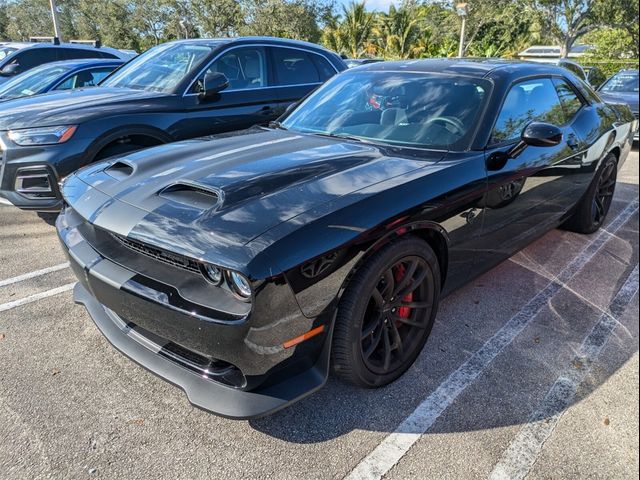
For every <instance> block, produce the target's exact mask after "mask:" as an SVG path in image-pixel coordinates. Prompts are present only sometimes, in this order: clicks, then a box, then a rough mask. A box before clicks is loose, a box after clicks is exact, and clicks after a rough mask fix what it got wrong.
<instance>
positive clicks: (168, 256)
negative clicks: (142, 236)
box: [110, 233, 200, 273]
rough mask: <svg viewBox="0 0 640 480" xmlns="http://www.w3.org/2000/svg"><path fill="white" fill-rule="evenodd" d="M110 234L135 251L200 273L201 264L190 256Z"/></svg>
mask: <svg viewBox="0 0 640 480" xmlns="http://www.w3.org/2000/svg"><path fill="white" fill-rule="evenodd" d="M110 235H111V236H112V237H113V238H114V239H116V240H117V241H118V243H120V244H121V245H123V246H124V247H126V248H128V249H129V250H133V251H134V252H137V253H140V254H142V255H145V256H147V257H149V258H153V259H154V260H157V261H159V262H162V263H165V264H167V265H171V266H173V267H177V268H180V269H182V270H186V271H188V272H192V273H200V264H199V263H198V262H196V261H195V260H193V259H191V258H189V257H185V256H184V255H178V254H175V253H170V252H167V251H165V250H162V249H160V248H156V247H151V246H149V245H146V244H144V243H142V242H138V241H136V240H131V239H129V238H126V237H123V236H122V235H117V234H115V233H110Z"/></svg>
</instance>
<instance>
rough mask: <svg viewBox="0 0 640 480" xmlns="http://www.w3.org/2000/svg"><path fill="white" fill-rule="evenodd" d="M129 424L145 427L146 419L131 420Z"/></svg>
mask: <svg viewBox="0 0 640 480" xmlns="http://www.w3.org/2000/svg"><path fill="white" fill-rule="evenodd" d="M129 423H130V424H134V425H144V418H134V419H133V420H129Z"/></svg>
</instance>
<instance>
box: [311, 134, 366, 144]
mask: <svg viewBox="0 0 640 480" xmlns="http://www.w3.org/2000/svg"><path fill="white" fill-rule="evenodd" d="M312 135H318V136H319V137H329V138H340V139H342V140H353V141H355V142H360V143H369V142H367V141H366V140H364V139H362V138H360V137H353V136H351V135H346V134H344V133H328V132H312Z"/></svg>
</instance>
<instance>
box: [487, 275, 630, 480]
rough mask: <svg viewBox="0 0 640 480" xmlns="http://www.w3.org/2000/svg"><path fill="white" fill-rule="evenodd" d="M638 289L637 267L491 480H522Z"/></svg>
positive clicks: (508, 450)
mask: <svg viewBox="0 0 640 480" xmlns="http://www.w3.org/2000/svg"><path fill="white" fill-rule="evenodd" d="M637 291H638V266H637V265H636V267H635V268H634V269H633V272H631V274H630V275H629V277H627V280H626V281H625V283H624V284H623V285H622V287H621V288H620V290H619V291H618V293H617V294H616V296H615V297H614V299H613V301H612V302H611V305H609V308H608V311H607V312H605V313H603V314H602V316H601V317H600V319H599V320H598V323H597V324H596V325H595V326H594V327H593V329H592V330H591V332H590V333H589V335H587V337H586V338H585V339H584V341H583V342H582V345H581V347H580V350H579V353H578V355H576V356H575V357H574V359H573V361H572V362H571V366H570V367H568V368H567V369H566V372H565V374H564V375H562V376H560V377H559V378H558V379H557V380H556V382H555V383H554V384H553V386H552V387H551V389H550V390H549V392H548V393H547V395H546V396H545V398H544V400H543V401H542V403H541V405H540V407H539V408H538V410H537V411H536V412H535V413H534V414H533V415H532V416H531V417H530V418H529V421H528V422H527V423H526V424H525V425H524V426H523V427H522V429H521V430H520V432H519V433H518V435H517V436H516V438H515V439H514V440H513V442H511V444H510V445H509V447H508V448H507V449H506V450H505V452H504V454H503V455H502V457H501V459H500V461H499V462H498V463H497V465H496V466H495V468H494V469H493V471H492V472H491V475H490V476H489V479H490V480H506V479H523V478H525V477H526V476H527V475H528V474H529V472H530V471H531V468H532V467H533V465H534V464H535V463H536V461H537V460H538V458H539V456H540V453H541V452H542V447H543V446H544V443H545V442H546V441H547V439H548V438H549V437H550V436H551V434H552V433H553V431H554V430H555V428H556V426H557V424H558V422H559V421H560V418H561V417H562V414H563V413H564V412H565V411H566V409H567V408H568V407H569V405H571V402H572V401H573V398H574V397H575V394H576V392H577V391H578V387H579V386H580V384H581V383H582V381H583V380H584V378H585V377H586V376H587V374H588V373H589V371H590V369H591V366H592V365H593V363H594V362H595V361H596V360H597V359H598V357H599V356H600V352H601V351H602V349H603V348H604V346H605V344H606V343H607V341H608V340H609V337H610V336H611V334H612V333H613V331H614V329H615V327H616V326H617V325H618V323H619V322H618V319H619V318H620V317H621V316H622V314H623V313H624V311H625V309H626V308H627V307H628V306H629V304H630V303H631V301H632V300H633V297H634V296H635V294H636V292H637Z"/></svg>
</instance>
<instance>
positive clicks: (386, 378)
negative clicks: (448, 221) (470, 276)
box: [332, 237, 440, 388]
mask: <svg viewBox="0 0 640 480" xmlns="http://www.w3.org/2000/svg"><path fill="white" fill-rule="evenodd" d="M439 298H440V268H439V265H438V260H437V258H436V255H435V253H434V252H433V250H432V249H431V247H430V246H429V245H428V244H427V243H425V242H423V241H422V240H420V239H418V238H415V237H406V238H403V239H401V240H397V241H394V242H391V243H389V244H388V245H386V246H385V247H383V248H382V249H380V250H379V251H378V252H376V253H375V254H374V255H373V256H372V257H371V258H369V259H368V260H367V262H366V263H365V264H364V265H363V266H362V267H361V268H359V269H358V270H357V272H356V273H355V274H354V277H353V279H352V280H351V281H350V283H349V286H348V287H347V290H346V291H345V293H344V294H343V296H342V299H341V300H340V304H339V306H338V312H337V315H336V324H335V328H334V335H333V344H332V365H333V370H334V372H336V374H337V375H338V376H339V377H340V378H342V379H343V380H346V381H348V382H350V383H353V384H355V385H359V386H363V387H369V388H373V387H380V386H383V385H386V384H388V383H390V382H392V381H394V380H395V379H397V378H398V377H399V376H400V375H402V374H403V373H404V372H405V371H406V370H407V369H408V368H409V367H410V366H411V365H412V364H413V362H414V361H415V359H416V357H417V356H418V354H419V353H420V351H421V350H422V347H423V346H424V344H425V342H426V341H427V338H428V337H429V334H430V333H431V328H432V327H433V321H434V319H435V316H436V312H437V310H438V301H439Z"/></svg>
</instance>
